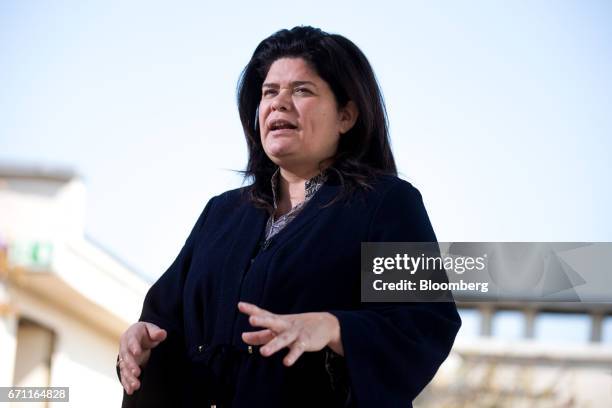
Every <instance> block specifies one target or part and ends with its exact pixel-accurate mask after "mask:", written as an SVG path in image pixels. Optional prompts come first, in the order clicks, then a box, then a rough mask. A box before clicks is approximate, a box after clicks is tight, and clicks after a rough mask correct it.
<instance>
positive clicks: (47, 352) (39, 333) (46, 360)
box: [13, 319, 54, 387]
mask: <svg viewBox="0 0 612 408" xmlns="http://www.w3.org/2000/svg"><path fill="white" fill-rule="evenodd" d="M53 338H54V336H53V332H52V331H51V330H49V329H47V328H46V327H43V326H41V325H39V324H38V323H35V322H33V321H31V320H27V319H20V320H19V326H18V328H17V352H16V355H15V372H14V378H13V385H14V386H16V387H48V386H49V380H50V375H51V354H52V351H53Z"/></svg>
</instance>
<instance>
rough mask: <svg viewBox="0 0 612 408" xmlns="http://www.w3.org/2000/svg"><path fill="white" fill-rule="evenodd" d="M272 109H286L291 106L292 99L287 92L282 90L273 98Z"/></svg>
mask: <svg viewBox="0 0 612 408" xmlns="http://www.w3.org/2000/svg"><path fill="white" fill-rule="evenodd" d="M271 106H272V110H278V111H286V110H288V109H290V108H291V99H290V98H288V97H287V92H282V91H280V92H279V93H278V94H276V96H275V97H274V99H273V100H272V105H271Z"/></svg>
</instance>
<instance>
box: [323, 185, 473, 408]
mask: <svg viewBox="0 0 612 408" xmlns="http://www.w3.org/2000/svg"><path fill="white" fill-rule="evenodd" d="M368 240H369V241H370V242H436V236H435V234H434V232H433V229H432V227H431V223H430V221H429V217H428V216H427V212H426V211H425V207H424V205H423V201H422V198H421V194H420V193H419V191H418V190H417V189H416V188H414V187H412V185H411V184H409V183H407V182H405V181H400V182H399V183H398V184H396V185H394V186H393V187H391V188H390V189H389V190H387V192H386V193H385V195H384V197H383V198H382V200H381V201H380V203H379V205H378V208H377V210H376V212H375V214H374V216H373V218H372V224H371V226H370V229H369V237H368ZM330 313H332V314H334V315H335V316H336V317H337V318H338V321H339V322H340V332H341V338H342V345H343V349H344V358H345V363H346V368H347V371H348V376H349V382H350V393H351V397H350V398H351V399H352V402H353V403H354V404H355V406H357V407H371V406H377V407H406V406H411V405H410V402H411V401H412V400H413V399H414V398H415V397H416V396H417V395H418V394H419V393H420V392H421V391H422V390H423V388H424V387H425V386H426V385H427V384H428V383H429V382H430V381H431V379H432V378H433V376H434V374H435V373H436V371H437V370H438V367H439V366H440V365H441V364H442V362H443V361H444V360H445V359H446V357H447V356H448V353H449V352H450V349H451V347H452V345H453V342H454V339H455V335H456V334H457V332H458V330H459V327H460V325H461V320H460V318H459V315H458V313H457V309H456V306H455V304H454V303H453V302H446V303H361V304H360V307H359V308H358V309H357V310H344V311H330Z"/></svg>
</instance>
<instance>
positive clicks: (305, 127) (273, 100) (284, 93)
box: [259, 58, 357, 171]
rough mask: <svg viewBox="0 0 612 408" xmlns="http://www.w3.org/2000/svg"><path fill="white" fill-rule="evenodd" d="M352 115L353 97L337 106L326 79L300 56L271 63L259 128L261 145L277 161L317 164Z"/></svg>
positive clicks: (333, 147)
mask: <svg viewBox="0 0 612 408" xmlns="http://www.w3.org/2000/svg"><path fill="white" fill-rule="evenodd" d="M356 118H357V114H356V108H355V105H354V103H352V102H350V103H349V104H348V105H347V107H346V108H345V109H342V110H340V111H339V110H338V107H337V105H336V98H335V96H334V94H333V92H332V90H331V89H330V87H329V85H328V84H327V82H325V81H324V80H323V79H322V78H321V77H320V76H319V75H318V74H317V73H316V72H315V71H313V69H312V68H310V66H309V65H308V64H307V63H306V61H304V60H303V59H302V58H280V59H278V60H276V61H275V62H274V63H273V64H272V65H271V66H270V70H269V71H268V74H267V76H266V78H265V80H264V83H263V85H262V97H261V102H260V103H259V128H260V129H261V131H260V134H261V143H262V145H263V148H264V151H265V152H266V154H267V155H268V157H269V158H270V159H271V160H272V161H273V162H274V163H276V164H277V165H279V166H281V167H284V168H293V169H295V170H298V171H309V170H312V169H317V167H318V163H319V162H320V161H322V160H324V159H327V158H330V157H331V156H333V155H334V153H335V152H336V149H337V148H338V141H339V139H340V134H341V133H345V132H347V131H348V130H350V128H351V127H352V126H353V124H354V123H355V120H356Z"/></svg>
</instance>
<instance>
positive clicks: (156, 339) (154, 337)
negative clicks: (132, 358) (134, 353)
mask: <svg viewBox="0 0 612 408" xmlns="http://www.w3.org/2000/svg"><path fill="white" fill-rule="evenodd" d="M145 328H146V329H147V330H146V331H147V332H146V336H144V339H143V341H142V346H143V347H145V348H153V347H157V346H158V345H159V343H161V342H162V341H164V340H166V337H167V336H168V332H166V331H165V330H164V329H162V328H160V327H159V326H156V325H154V324H153V323H146V324H145Z"/></svg>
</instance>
